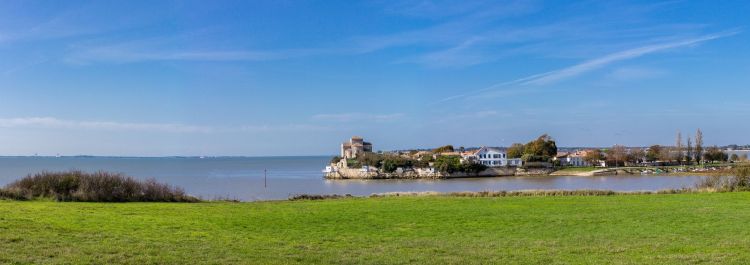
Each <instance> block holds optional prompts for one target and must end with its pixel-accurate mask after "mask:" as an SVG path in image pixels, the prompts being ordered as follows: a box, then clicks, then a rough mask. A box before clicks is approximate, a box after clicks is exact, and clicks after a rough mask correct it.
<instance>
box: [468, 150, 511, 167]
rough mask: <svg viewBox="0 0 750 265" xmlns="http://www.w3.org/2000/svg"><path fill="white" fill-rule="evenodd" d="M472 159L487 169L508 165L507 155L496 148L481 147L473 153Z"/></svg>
mask: <svg viewBox="0 0 750 265" xmlns="http://www.w3.org/2000/svg"><path fill="white" fill-rule="evenodd" d="M474 159H476V160H477V161H478V162H479V163H480V164H482V165H485V166H488V167H501V166H507V165H508V155H507V154H506V153H505V151H504V150H502V149H500V148H496V147H482V148H479V150H477V152H476V153H474ZM514 162H515V161H514Z"/></svg>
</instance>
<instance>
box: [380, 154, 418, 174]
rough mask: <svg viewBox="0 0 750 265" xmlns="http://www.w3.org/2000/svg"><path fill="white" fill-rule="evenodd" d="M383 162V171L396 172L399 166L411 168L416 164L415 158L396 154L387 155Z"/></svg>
mask: <svg viewBox="0 0 750 265" xmlns="http://www.w3.org/2000/svg"><path fill="white" fill-rule="evenodd" d="M381 163H382V164H381V165H382V166H381V169H383V172H388V173H391V172H394V171H396V169H398V168H410V167H412V166H414V160H412V159H407V158H404V157H400V156H394V155H389V156H385V158H383V160H382V162H381Z"/></svg>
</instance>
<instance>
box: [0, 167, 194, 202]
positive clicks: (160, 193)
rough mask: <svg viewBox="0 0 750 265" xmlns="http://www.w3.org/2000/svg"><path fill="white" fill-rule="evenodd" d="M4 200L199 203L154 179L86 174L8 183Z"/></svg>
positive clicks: (41, 176)
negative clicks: (141, 179)
mask: <svg viewBox="0 0 750 265" xmlns="http://www.w3.org/2000/svg"><path fill="white" fill-rule="evenodd" d="M0 197H5V198H9V199H27V200H28V199H34V198H51V199H54V200H57V201H81V202H196V201H198V199H197V198H195V197H192V196H189V195H187V194H185V192H184V191H183V190H182V189H181V188H179V187H172V186H170V185H169V184H164V183H159V182H157V181H156V180H154V179H149V180H146V181H139V180H136V179H133V178H132V177H128V176H125V175H122V174H117V173H109V172H96V173H86V172H83V171H65V172H42V173H38V174H34V175H28V176H26V177H24V178H22V179H20V180H17V181H15V182H13V183H11V184H8V185H7V186H6V188H5V190H4V191H3V192H0Z"/></svg>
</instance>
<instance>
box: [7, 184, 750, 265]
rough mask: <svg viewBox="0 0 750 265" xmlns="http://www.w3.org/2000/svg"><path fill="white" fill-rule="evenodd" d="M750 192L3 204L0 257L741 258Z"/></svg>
mask: <svg viewBox="0 0 750 265" xmlns="http://www.w3.org/2000/svg"><path fill="white" fill-rule="evenodd" d="M748 201H750V193H748V192H732V193H686V194H658V195H654V194H652V195H627V196H621V195H613V196H562V197H483V198H479V197H445V196H426V197H420V196H413V197H377V198H366V199H364V198H345V199H338V200H316V201H312V200H302V201H279V202H258V203H222V202H211V203H192V204H179V203H126V204H118V203H80V202H70V203H56V202H41V201H32V202H16V201H0V245H1V246H2V248H3V249H2V251H0V263H39V264H45V263H46V264H60V263H83V264H90V263H113V264H310V263H313V264H436V263H437V264H508V263H511V264H518V263H521V264H603V263H605V264H695V263H717V264H718V263H722V264H747V263H750V229H747V220H750V203H748Z"/></svg>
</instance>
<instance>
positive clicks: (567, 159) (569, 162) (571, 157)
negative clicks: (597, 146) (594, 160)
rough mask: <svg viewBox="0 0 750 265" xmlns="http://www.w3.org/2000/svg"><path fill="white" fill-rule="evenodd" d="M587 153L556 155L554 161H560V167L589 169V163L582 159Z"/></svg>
mask: <svg viewBox="0 0 750 265" xmlns="http://www.w3.org/2000/svg"><path fill="white" fill-rule="evenodd" d="M587 152H589V151H575V152H573V153H565V152H561V153H557V156H555V158H554V160H558V161H560V165H561V166H572V167H590V166H591V163H589V162H586V160H585V159H584V158H585V156H586V153H587Z"/></svg>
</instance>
